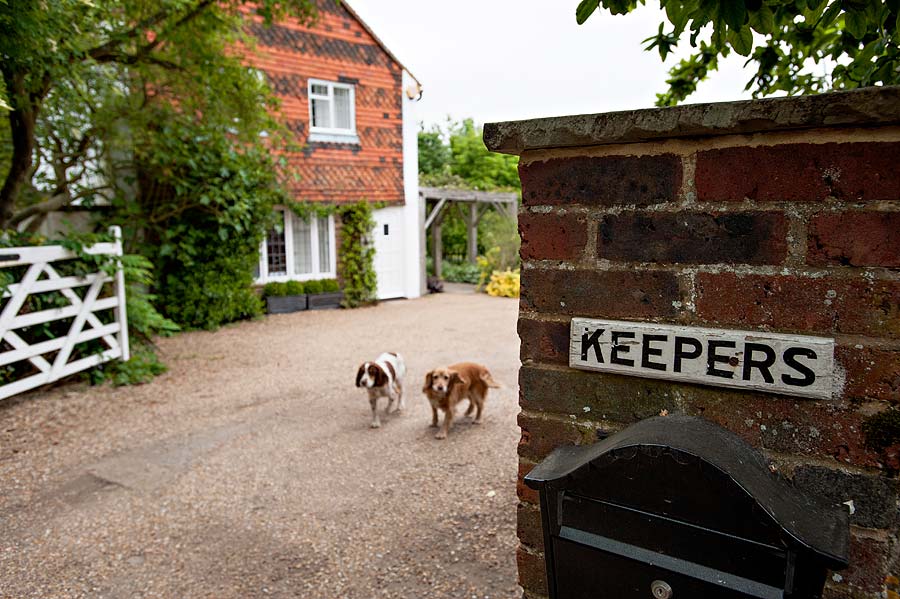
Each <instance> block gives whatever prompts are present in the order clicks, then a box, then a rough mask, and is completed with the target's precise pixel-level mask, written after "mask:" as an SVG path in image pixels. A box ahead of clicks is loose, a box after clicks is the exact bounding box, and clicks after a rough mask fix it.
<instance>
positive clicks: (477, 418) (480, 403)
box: [472, 398, 484, 424]
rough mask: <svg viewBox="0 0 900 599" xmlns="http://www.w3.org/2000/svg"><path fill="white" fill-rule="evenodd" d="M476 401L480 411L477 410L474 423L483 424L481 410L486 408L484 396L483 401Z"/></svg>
mask: <svg viewBox="0 0 900 599" xmlns="http://www.w3.org/2000/svg"><path fill="white" fill-rule="evenodd" d="M474 403H475V406H476V407H477V408H478V411H477V412H475V420H473V421H472V424H481V410H483V409H484V398H482V399H481V401H476V402H474Z"/></svg>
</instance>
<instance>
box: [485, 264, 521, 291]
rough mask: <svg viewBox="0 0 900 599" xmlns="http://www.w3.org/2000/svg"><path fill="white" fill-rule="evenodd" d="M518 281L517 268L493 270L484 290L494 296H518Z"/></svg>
mask: <svg viewBox="0 0 900 599" xmlns="http://www.w3.org/2000/svg"><path fill="white" fill-rule="evenodd" d="M519 283H520V278H519V271H518V270H515V271H513V270H504V271H499V270H495V271H494V272H493V273H491V281H490V283H488V284H487V287H486V288H485V291H486V292H487V294H488V295H491V296H494V297H519Z"/></svg>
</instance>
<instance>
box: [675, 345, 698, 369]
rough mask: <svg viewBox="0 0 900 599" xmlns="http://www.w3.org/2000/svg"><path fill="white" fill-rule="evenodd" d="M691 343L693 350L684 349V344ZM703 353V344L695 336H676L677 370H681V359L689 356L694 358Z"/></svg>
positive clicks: (690, 358)
mask: <svg viewBox="0 0 900 599" xmlns="http://www.w3.org/2000/svg"><path fill="white" fill-rule="evenodd" d="M685 345H690V346H691V347H693V348H694V351H692V352H686V351H684V346H685ZM702 353H703V345H702V344H701V343H700V342H699V341H697V340H696V339H694V338H693V337H675V368H673V370H674V371H675V372H681V359H682V358H687V359H688V360H694V359H696V358H699V357H700V354H702Z"/></svg>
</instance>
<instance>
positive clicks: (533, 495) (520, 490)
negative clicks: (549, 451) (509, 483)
mask: <svg viewBox="0 0 900 599" xmlns="http://www.w3.org/2000/svg"><path fill="white" fill-rule="evenodd" d="M535 465H536V464H535V463H534V462H529V461H528V460H523V459H522V458H519V478H518V481H517V482H516V494H517V495H518V496H519V499H520V500H521V501H525V502H527V503H533V504H534V505H538V504H540V502H541V499H540V497H539V496H538V492H537V491H535V490H534V489H532V488H531V487H529V486H527V485H526V484H525V482H524V478H525V475H526V474H528V473H529V472H531V469H532V468H534V467H535Z"/></svg>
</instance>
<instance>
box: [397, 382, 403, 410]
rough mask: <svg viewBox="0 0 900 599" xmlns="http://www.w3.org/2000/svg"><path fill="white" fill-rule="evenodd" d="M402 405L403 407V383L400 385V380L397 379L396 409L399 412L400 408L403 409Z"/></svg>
mask: <svg viewBox="0 0 900 599" xmlns="http://www.w3.org/2000/svg"><path fill="white" fill-rule="evenodd" d="M403 407H404V404H403V385H401V384H400V382H399V381H397V411H398V412H400V411H401V410H403Z"/></svg>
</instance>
